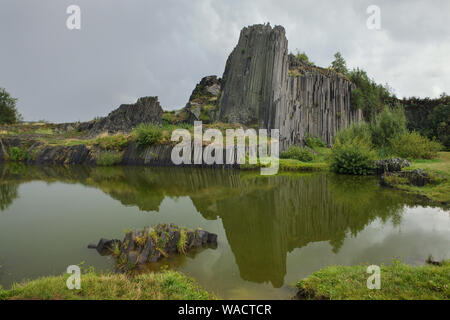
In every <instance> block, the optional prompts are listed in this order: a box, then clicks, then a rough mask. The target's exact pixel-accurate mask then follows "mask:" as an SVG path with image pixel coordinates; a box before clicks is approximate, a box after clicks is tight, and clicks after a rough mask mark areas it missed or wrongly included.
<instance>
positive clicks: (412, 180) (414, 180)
mask: <svg viewBox="0 0 450 320" xmlns="http://www.w3.org/2000/svg"><path fill="white" fill-rule="evenodd" d="M431 180H432V179H431V176H430V174H428V173H427V172H425V171H423V170H422V169H415V170H408V171H401V172H392V173H389V172H388V173H385V174H383V175H382V176H381V178H380V184H381V185H382V186H385V187H393V188H395V187H396V185H397V184H406V185H412V186H416V187H423V186H425V185H427V184H428V183H430V182H431Z"/></svg>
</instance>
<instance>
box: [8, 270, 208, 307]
mask: <svg viewBox="0 0 450 320" xmlns="http://www.w3.org/2000/svg"><path fill="white" fill-rule="evenodd" d="M68 277H69V275H62V276H54V277H43V278H39V279H37V280H33V281H27V282H24V283H21V284H14V285H13V286H12V288H11V289H10V290H0V300H8V299H13V300H17V299H42V300H53V299H62V300H112V299H113V300H209V299H214V298H215V297H214V295H213V294H210V293H208V292H207V291H205V290H203V289H202V288H200V286H199V285H198V284H197V283H196V282H195V281H194V280H193V279H191V278H188V277H186V276H185V275H183V274H181V273H179V272H176V271H169V270H166V271H162V272H158V273H146V274H140V275H135V276H130V275H126V274H113V273H108V274H101V273H96V272H94V271H89V272H88V273H85V274H82V275H81V289H80V290H68V289H67V286H66V281H67V279H68Z"/></svg>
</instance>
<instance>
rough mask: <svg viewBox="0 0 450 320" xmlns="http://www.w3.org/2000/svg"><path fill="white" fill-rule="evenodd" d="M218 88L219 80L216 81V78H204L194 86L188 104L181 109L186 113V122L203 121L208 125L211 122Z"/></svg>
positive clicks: (219, 85)
mask: <svg viewBox="0 0 450 320" xmlns="http://www.w3.org/2000/svg"><path fill="white" fill-rule="evenodd" d="M220 87H221V79H218V78H217V76H207V77H204V78H203V79H202V80H201V81H200V83H198V84H197V85H196V86H195V89H194V91H193V92H192V94H191V96H190V97H189V102H188V103H187V104H186V106H185V107H184V109H183V111H184V112H185V113H186V122H188V123H194V121H203V122H204V123H209V122H211V121H212V120H213V118H214V117H215V109H216V103H217V98H218V96H219V94H220Z"/></svg>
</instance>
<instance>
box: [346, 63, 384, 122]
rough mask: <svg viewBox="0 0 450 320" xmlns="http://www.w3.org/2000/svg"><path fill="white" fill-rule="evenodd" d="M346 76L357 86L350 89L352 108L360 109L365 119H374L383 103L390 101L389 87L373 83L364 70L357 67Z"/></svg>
mask: <svg viewBox="0 0 450 320" xmlns="http://www.w3.org/2000/svg"><path fill="white" fill-rule="evenodd" d="M347 76H348V77H349V78H350V80H351V81H352V82H353V83H354V84H355V85H356V87H357V89H355V90H353V91H352V96H351V105H352V108H354V109H362V111H363V114H364V118H365V119H366V120H370V121H372V120H374V119H375V117H376V115H377V114H378V112H379V111H381V110H382V108H383V105H384V104H386V103H390V102H391V100H392V98H393V95H391V92H390V88H389V87H388V86H382V85H379V84H377V83H375V81H374V80H372V79H370V78H369V76H368V75H367V73H366V72H365V71H364V70H361V69H359V68H356V69H353V70H352V71H350V72H349V73H348V74H347Z"/></svg>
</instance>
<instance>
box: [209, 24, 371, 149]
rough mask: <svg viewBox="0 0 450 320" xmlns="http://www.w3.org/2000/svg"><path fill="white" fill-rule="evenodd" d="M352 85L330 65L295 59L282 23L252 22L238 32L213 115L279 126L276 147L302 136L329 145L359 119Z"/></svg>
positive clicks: (221, 118)
mask: <svg viewBox="0 0 450 320" xmlns="http://www.w3.org/2000/svg"><path fill="white" fill-rule="evenodd" d="M352 88H353V85H352V83H351V82H350V81H348V80H347V79H346V78H345V77H344V76H342V75H340V74H338V73H336V72H333V71H331V70H327V69H323V68H318V67H315V66H310V65H307V64H304V63H302V62H300V61H295V58H294V57H293V56H291V55H289V54H288V41H287V39H286V36H285V31H284V28H283V27H281V26H276V27H274V28H272V27H271V26H270V25H255V26H251V27H247V28H244V29H243V30H242V31H241V35H240V38H239V42H238V44H237V46H236V47H235V48H234V50H233V52H232V53H231V55H230V57H229V58H228V61H227V65H226V68H225V72H224V75H223V79H222V93H221V96H220V99H219V101H218V107H217V117H216V118H217V120H220V121H224V122H231V123H242V124H245V125H255V126H258V127H260V128H266V129H274V128H277V129H280V148H281V149H282V150H283V149H286V148H287V147H288V146H289V145H292V144H303V143H304V138H305V136H306V135H308V134H309V135H311V136H317V137H321V138H322V139H323V140H324V141H326V142H327V143H328V144H331V143H332V140H333V138H334V136H335V134H336V131H337V130H339V129H341V128H344V127H347V126H348V125H350V124H351V123H353V122H358V121H360V120H361V119H362V112H361V111H360V110H353V109H352V108H351V105H350V96H351V91H352Z"/></svg>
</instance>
